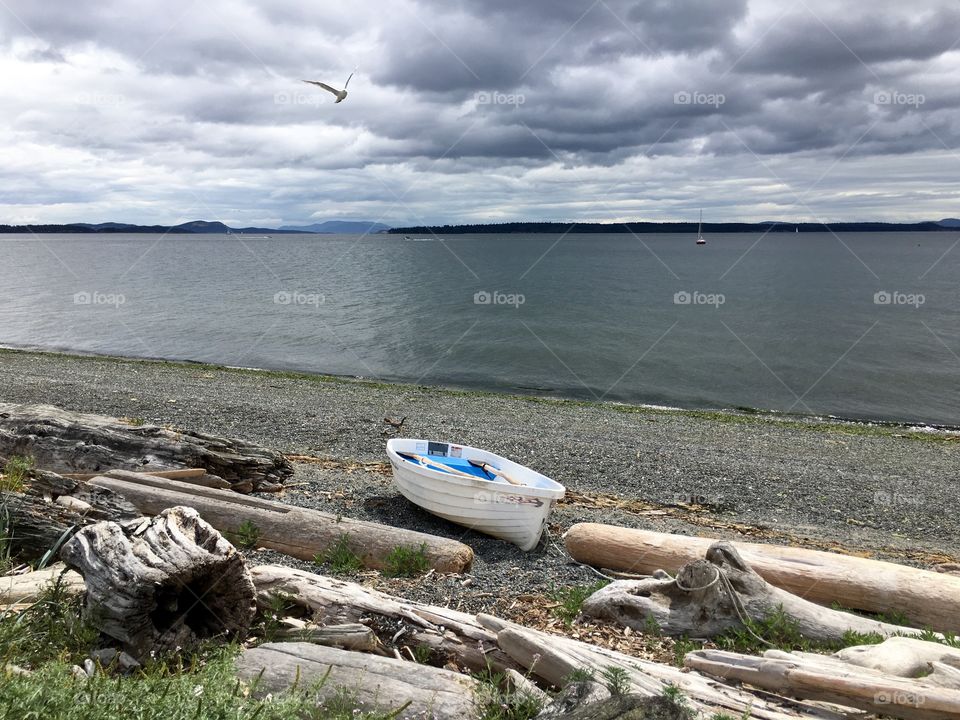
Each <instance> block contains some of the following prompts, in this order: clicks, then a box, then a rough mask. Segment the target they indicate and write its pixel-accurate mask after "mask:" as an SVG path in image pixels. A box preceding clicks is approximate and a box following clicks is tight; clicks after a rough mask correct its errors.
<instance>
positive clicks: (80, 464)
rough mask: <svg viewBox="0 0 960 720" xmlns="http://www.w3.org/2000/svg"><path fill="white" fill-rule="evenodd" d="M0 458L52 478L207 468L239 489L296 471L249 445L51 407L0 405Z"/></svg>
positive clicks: (258, 487) (268, 484)
mask: <svg viewBox="0 0 960 720" xmlns="http://www.w3.org/2000/svg"><path fill="white" fill-rule="evenodd" d="M0 455H8V456H9V455H29V456H32V457H33V458H34V459H35V460H36V462H37V466H38V467H41V468H44V469H47V470H52V471H54V472H68V473H97V472H105V471H107V470H110V469H113V468H120V469H126V470H170V469H177V468H204V469H205V470H206V471H207V472H208V473H209V474H211V475H215V476H217V477H220V478H222V479H224V480H226V481H228V482H229V483H231V485H234V486H237V488H238V489H245V488H244V487H243V484H247V487H249V488H252V489H254V490H261V489H273V488H274V486H275V485H276V484H278V483H282V482H283V481H284V480H285V479H286V478H287V477H289V476H290V475H291V474H292V473H293V468H292V466H291V465H290V463H289V462H288V461H287V460H286V458H284V457H283V455H281V454H280V453H278V452H275V451H273V450H268V449H267V448H263V447H260V446H258V445H255V444H253V443H250V442H247V441H245V440H237V439H230V438H222V437H217V436H215V435H207V434H205V433H199V432H191V431H186V430H171V429H168V428H165V427H160V426H157V425H133V424H131V423H128V422H123V421H122V420H118V419H116V418H111V417H106V416H103V415H90V414H86V413H78V412H72V411H70V410H64V409H62V408H57V407H54V406H52V405H15V404H12V403H0Z"/></svg>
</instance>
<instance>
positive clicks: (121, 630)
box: [61, 507, 256, 660]
mask: <svg viewBox="0 0 960 720" xmlns="http://www.w3.org/2000/svg"><path fill="white" fill-rule="evenodd" d="M61 556H62V558H63V560H64V561H65V562H66V563H67V565H69V566H71V567H73V568H75V569H76V570H77V571H78V572H79V573H80V574H81V575H82V576H83V579H84V582H85V583H86V587H87V596H86V605H85V609H84V611H85V616H86V617H87V619H88V620H89V621H90V622H91V623H92V624H93V625H94V626H95V627H96V628H97V629H98V630H100V632H101V633H103V634H104V635H106V636H107V637H109V638H111V639H113V640H114V641H116V642H118V643H120V644H121V646H122V648H123V650H125V651H126V652H128V653H130V655H132V656H133V657H134V658H136V659H138V660H143V659H144V658H146V657H147V656H148V655H149V654H150V652H152V651H157V652H169V651H173V650H175V649H177V648H188V647H191V646H193V645H195V644H196V643H197V642H198V641H200V640H203V639H206V638H211V637H225V638H242V637H244V636H245V634H246V632H247V630H248V628H249V626H250V623H251V622H252V620H253V616H254V613H255V611H256V603H255V601H254V587H253V583H252V582H251V580H250V574H249V572H248V571H247V568H246V564H245V563H244V559H243V555H241V554H240V553H239V552H237V550H236V549H235V548H234V547H233V546H232V545H231V544H230V543H228V542H227V541H226V540H225V539H224V538H223V536H221V535H220V533H218V532H217V531H216V530H214V529H213V528H212V527H211V526H210V525H208V524H207V523H206V522H204V521H203V520H202V519H201V518H200V516H199V515H198V514H197V512H196V511H195V510H193V509H191V508H183V507H175V508H171V509H169V510H164V511H163V512H161V513H160V514H159V515H157V516H156V517H154V518H139V519H136V520H132V521H126V522H124V523H115V522H102V523H97V524H96V525H91V526H89V527H86V528H83V529H82V530H80V531H79V532H78V533H77V534H76V535H74V536H73V537H72V538H71V539H70V540H69V541H68V542H67V543H66V545H64V547H63V550H62V551H61Z"/></svg>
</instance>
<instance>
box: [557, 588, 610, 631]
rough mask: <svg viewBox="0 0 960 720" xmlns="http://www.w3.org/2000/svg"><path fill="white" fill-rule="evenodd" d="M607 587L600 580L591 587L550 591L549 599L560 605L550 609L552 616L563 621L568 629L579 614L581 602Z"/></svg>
mask: <svg viewBox="0 0 960 720" xmlns="http://www.w3.org/2000/svg"><path fill="white" fill-rule="evenodd" d="M607 585H609V582H608V581H607V580H600V581H599V582H595V583H593V584H591V585H572V586H570V587H566V588H559V589H554V590H552V591H551V592H550V598H551V599H552V600H553V601H554V602H556V603H559V604H560V605H559V607H555V608H553V609H552V612H553V614H554V615H556V616H557V617H558V618H560V619H561V620H563V624H564V625H566V626H567V627H570V626H571V625H572V624H573V621H574V620H575V619H576V617H577V615H579V614H580V610H581V608H583V601H584V600H586V599H587V598H588V597H590V596H591V595H593V594H594V593H595V592H596V591H597V590H599V589H600V588H602V587H606V586H607Z"/></svg>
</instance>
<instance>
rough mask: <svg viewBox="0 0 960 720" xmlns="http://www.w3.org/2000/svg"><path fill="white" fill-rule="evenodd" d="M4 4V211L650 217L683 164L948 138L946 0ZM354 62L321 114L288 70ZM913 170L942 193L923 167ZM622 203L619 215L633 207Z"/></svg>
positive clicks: (730, 170) (714, 169) (824, 162)
mask: <svg viewBox="0 0 960 720" xmlns="http://www.w3.org/2000/svg"><path fill="white" fill-rule="evenodd" d="M6 7H7V8H8V11H5V10H4V9H3V8H2V7H0V37H2V38H3V40H2V45H0V62H2V63H3V66H2V67H3V72H2V73H0V75H3V76H4V77H5V78H6V80H3V81H0V82H2V84H0V88H2V90H0V92H2V93H3V95H2V99H3V102H4V108H5V114H4V119H3V120H2V121H0V123H2V125H0V129H2V130H4V135H5V137H6V140H5V145H0V153H2V154H0V161H2V162H0V164H2V165H3V167H4V170H3V171H2V173H0V177H2V178H3V180H4V182H5V183H7V186H8V187H9V188H12V189H10V190H7V191H6V195H5V196H4V198H3V200H4V202H5V203H7V206H8V207H16V206H19V205H30V204H31V203H36V204H37V205H38V206H44V205H46V204H48V203H49V204H55V202H54V198H55V197H56V192H57V190H56V189H57V187H61V188H62V190H63V197H64V198H65V199H66V200H65V203H64V207H66V208H73V207H76V206H80V205H83V204H84V203H94V204H96V203H95V200H94V198H95V196H96V193H95V192H93V191H92V190H91V188H98V187H103V183H102V182H101V179H102V178H103V177H106V178H107V179H106V180H105V181H103V182H106V183H107V184H108V185H109V187H110V188H111V192H113V193H116V195H122V194H123V193H124V192H126V193H128V194H129V195H130V196H131V197H136V198H148V197H152V196H155V197H164V198H175V197H185V196H184V195H183V193H184V192H185V191H184V188H185V187H194V188H199V187H202V188H204V192H205V193H207V195H209V197H210V198H211V200H210V202H220V200H221V199H222V198H229V197H234V198H236V197H242V198H244V199H245V200H248V201H249V202H250V203H251V205H255V204H256V203H257V202H261V203H264V204H265V205H264V211H263V212H265V213H268V214H269V215H270V216H271V217H284V218H286V219H287V220H290V221H295V220H299V219H303V218H305V217H306V216H308V215H310V214H312V211H311V212H307V210H308V209H309V208H308V207H307V206H308V205H309V204H310V203H311V202H315V201H316V200H317V198H322V197H331V198H332V197H336V199H337V201H338V202H341V203H346V204H347V207H346V208H345V209H350V210H352V211H354V212H370V211H371V209H372V208H374V209H376V210H377V211H378V212H379V211H385V210H388V209H389V210H390V212H396V213H401V214H402V212H407V211H408V210H409V212H411V213H415V214H423V213H426V214H429V213H430V212H436V213H439V212H443V213H458V212H459V213H470V214H471V216H476V213H477V212H479V211H478V210H477V209H476V208H472V207H471V205H470V198H471V197H474V198H477V199H478V200H477V201H478V202H482V203H484V204H485V205H484V206H485V207H489V208H491V209H490V212H491V213H494V214H497V215H501V216H502V215H503V213H507V212H513V211H516V210H518V209H524V208H526V209H527V210H528V211H530V208H534V209H535V210H533V211H535V212H538V213H539V212H543V210H541V208H556V207H559V206H562V204H563V203H564V202H574V203H576V204H577V208H578V210H577V212H584V213H588V212H589V210H586V209H584V208H585V207H594V209H596V208H597V207H600V206H601V205H602V202H601V201H602V200H603V199H604V198H605V191H604V187H605V185H606V186H608V187H609V186H617V187H619V186H620V185H622V184H624V183H628V184H630V185H631V186H633V185H636V187H639V188H642V192H644V193H648V194H656V195H657V197H659V198H661V199H664V198H666V199H667V200H664V203H666V204H661V205H659V206H655V207H656V209H657V211H663V210H664V209H665V208H666V209H667V210H669V209H670V208H671V207H672V205H671V203H674V202H676V203H683V202H685V198H687V196H688V193H689V191H690V190H689V189H690V188H691V187H692V186H693V185H696V184H697V183H699V182H700V181H701V178H705V177H712V178H713V179H714V180H715V181H716V182H722V183H724V185H723V187H722V188H719V189H718V188H714V190H713V192H714V193H716V194H718V195H723V194H724V193H725V192H726V184H729V183H730V181H731V178H734V179H735V178H737V177H740V176H743V177H750V178H751V182H753V180H752V178H753V177H754V175H755V174H756V173H757V172H765V171H766V169H769V170H770V171H771V172H773V171H774V170H776V175H777V176H778V177H780V176H781V175H782V174H784V175H790V174H792V173H793V174H797V173H800V172H801V170H800V169H799V168H800V167H801V166H802V168H803V170H802V173H803V174H804V180H808V179H809V178H812V180H810V182H813V181H814V180H816V179H817V177H819V175H821V174H822V173H823V172H824V171H826V170H828V169H831V172H840V170H844V171H846V170H847V168H850V167H853V166H854V165H855V166H856V167H857V168H861V169H860V171H859V172H860V175H857V176H855V177H851V176H848V175H844V179H845V182H848V183H851V182H852V183H856V182H859V183H861V184H862V185H863V186H869V185H871V184H874V183H878V182H887V183H891V184H894V182H895V181H894V180H893V179H892V178H894V177H895V173H892V172H891V171H890V169H889V168H890V165H889V164H890V163H891V162H903V163H909V164H910V166H911V170H910V177H911V178H914V177H916V176H915V174H914V173H915V172H918V171H917V170H914V169H913V168H914V165H916V167H922V168H924V170H923V171H922V172H927V170H926V168H927V165H926V164H925V163H926V158H928V157H939V158H940V159H941V161H942V162H946V159H947V158H949V159H950V160H949V161H950V162H953V159H952V158H953V156H952V153H953V152H954V149H955V148H956V146H957V144H958V143H960V122H958V120H957V119H956V118H957V117H960V115H958V113H957V109H958V106H960V91H958V90H957V89H955V82H954V80H953V78H954V77H955V75H956V71H957V69H958V68H957V65H958V61H957V58H958V56H960V52H957V51H956V50H955V49H954V46H955V45H957V44H960V42H958V40H960V38H958V34H960V30H958V28H960V8H958V6H957V5H956V4H955V3H954V2H950V1H948V0H943V1H942V2H939V1H931V2H924V1H923V0H919V1H918V2H914V3H911V4H910V5H906V6H905V5H902V4H898V3H894V2H893V1H892V0H878V1H877V2H876V3H872V4H870V5H864V6H863V7H859V6H850V5H849V4H844V5H836V4H833V3H829V2H827V1H826V0H807V2H805V3H797V4H795V5H793V6H790V5H784V4H783V3H779V2H774V0H753V1H752V2H747V0H729V1H727V2H715V1H714V0H602V1H600V2H596V3H591V2H589V1H588V2H584V1H583V0H529V1H528V2H523V3H518V2H516V1H515V0H397V1H396V2H390V3H379V2H373V3H364V4H360V5H347V4H329V3H327V4H320V3H307V2H301V1H299V0H237V1H230V2H228V1H227V0H210V2H204V3H193V2H191V1H190V0H168V1H167V2H164V3H160V2H156V1H155V0H145V2H143V3H140V4H138V5H136V6H132V5H130V4H129V3H126V2H121V1H120V0H100V1H99V2H94V3H92V4H87V5H85V6H81V5H78V4H76V3H75V2H72V1H69V2H68V1H67V0H48V1H47V2H45V3H43V4H37V3H35V2H32V1H28V0H6ZM354 67H357V68H358V72H357V74H356V76H355V78H354V79H353V80H352V81H351V85H350V88H349V89H350V96H349V98H348V100H347V101H346V102H345V103H342V104H340V105H336V106H334V105H333V102H332V100H333V98H332V97H331V96H330V95H329V94H327V93H325V92H324V91H322V90H320V89H318V88H315V87H312V86H307V85H304V84H302V83H301V82H300V81H301V80H302V79H305V78H310V79H320V80H324V81H326V82H328V83H330V84H332V85H339V84H342V83H343V81H344V80H345V79H346V76H347V75H348V74H349V73H350V72H351V71H352V70H353V69H354ZM28 153H29V154H30V156H29V157H28ZM897 158H902V159H899V160H898V159H897ZM31 161H32V162H31ZM870 162H875V163H877V165H876V168H877V169H875V170H871V169H870V168H869V163H870ZM781 163H782V164H781ZM838 163H839V164H838ZM836 164H838V166H837V169H836V170H833V169H832V168H834V165H836ZM653 166H656V167H657V168H658V170H657V174H656V176H654V177H643V176H638V173H641V175H642V173H643V172H645V170H644V169H645V168H649V167H653ZM31 167H33V168H34V169H33V170H32V171H31V170H30V168H31ZM817 168H819V171H818V170H817ZM879 168H882V171H881V170H880V169H879ZM31 172H34V173H36V177H31V178H30V181H27V180H26V179H23V180H22V181H20V182H18V181H17V179H16V178H17V177H19V176H21V175H23V174H24V173H28V174H29V173H31ZM711 173H712V174H711ZM807 175H809V178H808V177H807ZM446 178H456V186H457V187H461V188H462V189H463V192H464V198H463V200H462V201H461V200H456V201H454V202H452V201H450V194H451V192H452V190H453V188H451V187H448V185H447V180H446ZM594 178H602V180H600V179H594ZM773 181H774V183H775V184H776V183H777V182H779V181H778V179H777V178H773ZM911 182H914V181H913V180H911ZM925 182H929V183H930V186H931V191H930V197H934V196H936V197H938V198H940V197H942V184H943V183H944V182H946V181H945V180H944V179H943V178H942V173H940V174H939V177H938V176H936V175H933V176H931V177H930V178H929V179H928V180H926V181H925ZM58 183H59V185H58ZM218 183H220V184H222V187H220V186H219V185H218ZM822 183H823V185H827V184H828V183H827V181H826V180H823V181H822ZM950 183H952V181H950ZM801 184H802V183H801ZM574 185H576V186H577V187H580V188H582V190H581V192H580V193H574V192H572V191H571V192H568V189H569V188H571V187H573V186H574ZM261 186H262V187H264V188H267V190H266V191H264V190H262V189H258V188H260V187H261ZM304 186H306V189H304ZM411 186H416V188H417V189H416V190H415V191H412V192H410V193H408V194H405V193H404V190H405V189H406V188H409V187H411ZM18 188H19V190H18ZM214 188H215V189H214ZM387 188H390V191H388V190H387ZM560 188H562V190H560ZM440 189H442V190H443V191H444V194H443V196H444V198H445V204H444V206H443V208H442V209H441V207H440V204H439V203H438V201H437V198H438V197H440V195H439V194H438V191H439V190H440ZM934 189H936V193H935V192H934ZM894 191H895V190H894ZM638 192H640V191H638ZM698 192H700V191H698ZM885 192H886V191H885ZM394 193H396V195H400V196H401V197H402V198H403V200H402V201H398V200H397V197H396V195H395V194H394ZM543 193H545V194H546V195H542V194H543ZM585 193H586V195H585ZM590 193H592V194H593V195H592V196H590V195H589V194H590ZM116 195H112V196H111V197H116ZM591 197H592V198H593V199H591ZM633 197H635V198H636V204H635V210H634V213H635V214H636V213H642V212H647V211H650V206H648V205H645V204H644V203H643V201H642V198H640V197H639V195H634V196H633ZM731 197H732V199H731V202H735V201H741V202H742V201H743V196H742V194H741V195H740V196H736V195H732V196H731ZM824 197H827V196H824ZM830 197H833V196H830ZM836 197H839V194H837V195H836ZM257 198H259V200H258V199H257ZM351 198H353V200H351ZM782 201H783V202H784V203H789V202H792V200H791V199H790V196H789V193H784V194H783V198H782ZM171 202H172V201H171ZM224 202H226V200H224ZM624 202H626V200H624ZM833 202H837V203H839V200H834V201H833ZM848 202H849V200H848V199H845V200H844V202H843V205H842V207H847V203H848ZM411 203H412V204H413V205H410V206H409V207H408V204H411ZM584 203H586V205H584ZM591 203H592V204H591ZM597 203H600V205H598V204H597ZM414 205H415V206H416V210H415V211H414V209H413V206H414ZM237 206H238V201H237V200H233V201H232V203H231V204H230V207H231V208H233V207H237ZM838 207H840V205H838ZM391 208H392V209H391ZM398 208H399V209H398ZM65 211H66V210H64V212H65ZM401 211H402V212H401ZM533 211H531V212H533ZM18 212H19V211H18ZM51 212H52V211H51ZM763 213H764V215H767V214H769V208H768V207H766V206H765V207H764V210H763ZM741 214H748V213H746V212H743V213H741ZM944 214H950V213H949V212H945V213H944ZM953 214H956V213H955V212H954V213H953ZM153 219H154V220H157V221H161V220H163V218H159V217H158V218H153ZM453 219H456V218H455V217H453Z"/></svg>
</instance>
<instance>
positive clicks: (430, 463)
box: [397, 452, 477, 480]
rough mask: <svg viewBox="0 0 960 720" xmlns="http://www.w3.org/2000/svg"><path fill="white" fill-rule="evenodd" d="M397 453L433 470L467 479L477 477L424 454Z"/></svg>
mask: <svg viewBox="0 0 960 720" xmlns="http://www.w3.org/2000/svg"><path fill="white" fill-rule="evenodd" d="M397 455H399V456H400V457H402V458H404V459H405V460H414V461H416V462H418V463H420V464H421V465H425V466H426V467H432V468H433V469H434V470H441V471H443V472H447V473H450V474H451V475H456V476H457V477H462V478H468V479H469V480H476V479H477V478H476V477H475V476H474V475H471V474H470V473H465V472H462V471H461V470H457V469H456V468H452V467H450V466H449V465H444V464H443V463H440V462H437V461H436V460H431V459H430V458H428V457H426V456H424V455H415V454H414V453H402V452H398V453H397Z"/></svg>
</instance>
